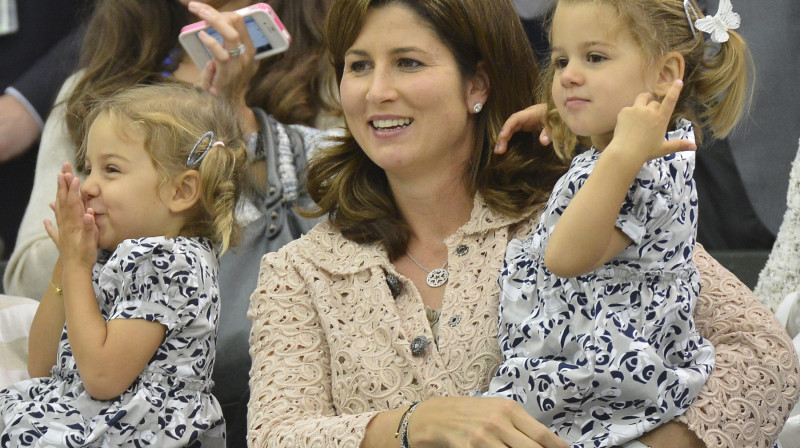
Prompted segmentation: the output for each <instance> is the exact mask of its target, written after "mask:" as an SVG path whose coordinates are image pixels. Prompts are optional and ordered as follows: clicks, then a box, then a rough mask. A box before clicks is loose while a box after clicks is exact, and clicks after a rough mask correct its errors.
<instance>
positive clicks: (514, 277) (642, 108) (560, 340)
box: [489, 0, 748, 447]
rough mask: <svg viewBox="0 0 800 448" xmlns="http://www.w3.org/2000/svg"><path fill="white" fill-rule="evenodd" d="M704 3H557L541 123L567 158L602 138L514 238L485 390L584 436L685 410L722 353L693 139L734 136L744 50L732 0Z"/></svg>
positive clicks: (593, 441) (612, 441) (606, 437)
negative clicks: (710, 309)
mask: <svg viewBox="0 0 800 448" xmlns="http://www.w3.org/2000/svg"><path fill="white" fill-rule="evenodd" d="M697 11H699V9H698V8H697V7H696V5H695V4H694V2H692V1H691V0H684V1H681V0H646V1H641V0H600V1H594V0H593V1H588V0H560V1H558V2H557V5H556V9H555V11H554V15H553V18H552V24H551V31H550V37H551V43H552V56H551V61H550V67H549V68H548V70H547V72H546V76H547V82H546V83H543V85H545V86H547V87H544V88H543V89H544V90H545V92H543V96H544V97H545V99H546V103H547V104H548V108H549V110H548V113H547V117H546V120H545V121H546V123H547V125H548V129H549V130H550V132H551V136H552V138H553V143H554V145H555V148H556V150H557V151H558V152H559V154H561V155H562V156H563V157H564V158H565V159H568V158H571V157H573V155H574V153H575V148H576V145H577V144H578V143H581V144H583V145H585V147H590V146H591V149H589V150H587V151H585V152H582V153H580V154H578V155H574V158H572V163H571V166H570V169H569V172H568V173H567V174H565V175H564V176H563V177H562V178H561V179H560V180H559V182H558V183H557V185H556V187H555V189H554V191H553V194H552V196H551V197H550V200H549V201H548V204H547V207H546V209H545V211H544V213H543V214H542V218H541V221H540V222H539V224H538V226H537V228H536V230H535V232H534V233H533V235H531V236H530V237H529V238H528V239H527V240H525V241H519V240H515V241H512V242H511V243H510V244H509V246H508V249H507V252H506V260H505V265H504V268H503V271H502V273H501V276H500V284H501V289H502V293H501V302H500V324H499V336H500V345H501V349H502V350H503V354H504V359H505V360H504V362H503V363H502V364H501V366H500V368H499V369H498V371H497V373H496V375H495V377H494V378H493V380H492V382H491V385H490V388H489V394H490V395H499V396H505V397H509V398H513V399H515V400H517V401H519V402H521V403H523V405H524V406H525V407H526V409H527V410H528V411H529V412H530V413H531V414H532V415H533V416H534V417H535V418H537V419H538V420H539V421H541V422H542V423H544V424H546V425H548V426H549V427H550V428H551V429H552V430H553V431H554V432H556V434H558V435H559V436H560V437H561V438H563V439H564V440H565V441H567V442H568V443H570V444H571V445H572V446H576V447H589V446H591V447H610V446H619V445H623V444H625V443H628V442H630V441H633V440H634V439H636V438H638V437H640V436H642V435H643V434H645V433H647V432H649V431H650V430H652V429H653V428H655V427H656V426H657V425H659V424H662V423H664V422H667V421H669V420H671V419H673V418H674V417H676V416H678V415H681V414H682V413H683V412H684V411H685V410H686V409H687V408H688V407H689V405H690V404H691V402H692V400H694V398H695V397H696V396H697V394H698V393H699V391H700V388H701V386H702V385H703V384H704V383H705V381H706V379H707V378H708V376H709V374H710V373H711V370H712V368H713V365H714V349H713V347H712V346H711V344H710V343H709V342H708V341H706V340H704V339H703V338H702V337H700V335H699V333H698V332H697V330H696V328H695V326H694V322H693V320H692V312H693V308H694V304H695V299H696V297H697V295H698V294H699V289H700V281H699V276H698V272H697V269H696V267H695V266H694V264H693V263H692V255H693V249H694V246H695V233H696V220H697V194H696V191H695V186H694V182H693V181H692V171H693V168H694V152H692V151H691V150H694V149H695V143H694V141H695V133H697V134H698V136H699V129H709V130H710V132H711V133H712V134H713V135H714V136H715V137H722V136H724V135H726V134H727V133H728V132H729V131H730V129H731V128H732V127H733V126H734V124H735V123H736V121H737V120H738V118H739V114H740V111H741V110H742V106H743V105H744V103H745V99H746V98H745V97H746V90H747V79H748V71H747V54H748V53H747V47H746V45H745V44H744V42H743V41H742V39H741V37H740V36H739V35H737V34H736V33H735V32H732V31H731V30H730V29H731V28H736V27H738V23H739V18H738V15H736V14H735V13H733V12H732V11H731V9H730V3H729V2H727V1H725V0H723V1H722V2H721V4H720V12H719V13H718V15H717V16H716V17H714V18H711V17H706V18H700V17H698V16H697ZM704 32H707V33H708V34H704ZM713 47H716V48H713ZM659 99H660V101H659ZM668 130H669V131H670V132H667V131H668ZM665 134H666V141H665V137H664V136H665ZM645 440H646V439H645ZM631 443H637V444H638V443H639V442H638V441H634V442H631ZM639 446H641V445H639Z"/></svg>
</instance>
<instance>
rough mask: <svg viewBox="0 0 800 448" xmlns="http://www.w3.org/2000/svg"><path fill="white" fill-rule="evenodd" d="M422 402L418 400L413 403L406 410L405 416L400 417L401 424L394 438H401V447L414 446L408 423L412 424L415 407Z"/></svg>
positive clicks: (409, 447) (408, 447)
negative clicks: (410, 438) (409, 435)
mask: <svg viewBox="0 0 800 448" xmlns="http://www.w3.org/2000/svg"><path fill="white" fill-rule="evenodd" d="M420 403H422V402H421V401H417V402H416V403H412V404H411V406H409V407H408V409H406V412H404V413H403V416H402V417H400V424H399V425H397V431H395V433H394V438H395V439H397V438H400V448H412V447H411V443H410V442H409V441H408V425H409V424H411V416H412V415H413V414H414V409H416V408H417V406H419V404H420Z"/></svg>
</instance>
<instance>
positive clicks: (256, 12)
mask: <svg viewBox="0 0 800 448" xmlns="http://www.w3.org/2000/svg"><path fill="white" fill-rule="evenodd" d="M236 12H237V13H239V14H241V15H242V16H244V23H245V25H247V32H248V33H249V34H250V40H251V41H253V46H255V49H256V54H255V58H256V59H261V58H265V57H267V56H271V55H273V54H276V53H280V52H283V51H286V49H287V48H289V43H290V42H291V41H292V37H291V36H290V35H289V32H288V31H286V27H284V26H283V23H281V19H279V18H278V15H277V14H275V11H273V10H272V8H270V6H269V5H267V4H266V3H257V4H255V5H251V6H248V7H246V8H242V9H239V10H237V11H236ZM200 31H205V32H206V33H208V34H209V35H210V36H211V37H213V38H214V39H217V41H219V42H220V43H222V36H220V35H219V33H218V32H217V30H215V29H214V28H212V27H209V26H208V25H207V24H206V22H196V23H193V24H191V25H186V26H185V27H183V29H181V34H180V35H179V36H178V40H179V41H180V43H181V45H182V46H183V48H184V49H185V50H186V53H188V54H189V57H191V58H192V61H194V63H195V65H197V66H198V67H199V68H200V69H203V68H205V66H206V63H208V61H209V60H211V58H212V56H211V52H210V51H208V48H206V46H205V45H204V44H203V42H201V41H200V38H199V37H198V36H197V33H199V32H200Z"/></svg>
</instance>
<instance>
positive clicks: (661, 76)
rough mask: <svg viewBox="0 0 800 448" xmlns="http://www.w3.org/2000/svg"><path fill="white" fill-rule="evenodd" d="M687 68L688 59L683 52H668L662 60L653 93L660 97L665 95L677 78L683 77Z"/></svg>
mask: <svg viewBox="0 0 800 448" xmlns="http://www.w3.org/2000/svg"><path fill="white" fill-rule="evenodd" d="M685 69H686V61H685V60H684V59H683V55H682V54H680V53H678V52H677V51H670V52H669V53H667V54H666V55H665V56H664V58H663V59H662V60H661V65H660V70H659V72H658V78H657V79H656V85H655V88H654V89H653V90H654V91H653V93H654V94H655V95H656V96H657V97H659V98H661V97H663V96H665V95H666V94H667V92H668V91H669V88H670V86H672V84H673V83H674V82H675V80H676V79H683V73H684V70H685Z"/></svg>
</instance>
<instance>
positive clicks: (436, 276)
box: [406, 251, 450, 288]
mask: <svg viewBox="0 0 800 448" xmlns="http://www.w3.org/2000/svg"><path fill="white" fill-rule="evenodd" d="M406 255H408V258H410V259H411V261H413V262H414V264H415V265H417V266H418V267H419V268H420V269H422V270H423V271H425V272H427V273H428V276H427V277H426V278H425V283H427V284H428V286H430V287H431V288H438V287H440V286H442V285H444V284H445V283H447V278H448V277H449V276H450V273H448V272H447V269H445V268H444V267H445V266H447V260H445V261H444V264H443V265H442V267H440V268H439V269H434V270H432V271H429V270H427V269H425V268H424V267H423V266H422V265H421V264H419V261H417V260H416V259H415V258H414V257H412V256H411V254H410V253H408V251H406Z"/></svg>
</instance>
